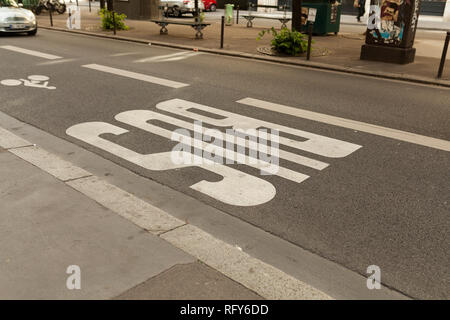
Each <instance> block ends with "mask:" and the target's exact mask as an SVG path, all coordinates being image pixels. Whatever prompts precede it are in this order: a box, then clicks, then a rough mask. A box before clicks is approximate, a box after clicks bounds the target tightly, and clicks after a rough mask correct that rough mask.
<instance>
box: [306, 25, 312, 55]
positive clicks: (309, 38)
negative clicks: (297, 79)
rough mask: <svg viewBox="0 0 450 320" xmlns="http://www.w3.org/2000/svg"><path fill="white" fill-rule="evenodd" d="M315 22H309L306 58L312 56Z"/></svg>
mask: <svg viewBox="0 0 450 320" xmlns="http://www.w3.org/2000/svg"><path fill="white" fill-rule="evenodd" d="M312 31H313V23H312V22H309V23H308V52H307V53H306V60H309V58H310V57H311V40H312Z"/></svg>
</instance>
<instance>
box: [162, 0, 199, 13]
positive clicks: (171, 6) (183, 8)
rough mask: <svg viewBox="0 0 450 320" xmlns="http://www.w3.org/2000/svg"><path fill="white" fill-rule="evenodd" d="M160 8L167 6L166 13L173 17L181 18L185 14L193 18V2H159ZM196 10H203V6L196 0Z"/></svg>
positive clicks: (178, 0) (172, 0) (181, 0)
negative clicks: (189, 14)
mask: <svg viewBox="0 0 450 320" xmlns="http://www.w3.org/2000/svg"><path fill="white" fill-rule="evenodd" d="M160 2H161V6H167V13H168V14H171V15H174V16H175V17H181V16H182V15H183V14H185V13H191V14H192V15H193V16H195V2H194V0H160ZM198 8H199V9H200V10H205V5H204V4H203V2H202V1H201V0H198Z"/></svg>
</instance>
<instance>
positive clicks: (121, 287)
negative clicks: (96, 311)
mask: <svg viewBox="0 0 450 320" xmlns="http://www.w3.org/2000/svg"><path fill="white" fill-rule="evenodd" d="M16 150H18V149H16ZM0 253H1V254H0V299H111V298H114V297H117V296H120V295H121V294H123V293H124V292H128V295H124V296H123V297H124V298H125V297H130V294H134V292H135V290H134V291H133V290H132V288H136V287H137V288H141V290H140V291H139V297H141V298H145V297H147V298H151V299H191V298H193V297H195V296H199V297H205V298H206V297H208V296H210V297H211V298H221V299H222V298H223V299H234V298H241V299H254V298H258V297H259V296H257V295H256V294H254V293H253V292H252V291H250V290H249V289H247V288H245V287H243V286H242V285H240V284H238V283H236V282H234V281H233V280H231V279H229V278H226V277H225V276H223V275H221V274H220V273H219V272H218V271H215V270H213V269H210V268H205V267H202V266H199V263H198V262H196V259H195V258H193V257H192V256H190V255H188V254H186V253H184V252H183V251H181V250H179V249H177V248H175V247H173V246H172V245H170V244H169V243H167V242H166V241H164V240H162V239H161V238H159V237H157V236H156V235H153V234H151V233H149V232H147V231H145V230H143V229H140V228H138V227H137V226H135V225H134V224H132V223H131V222H129V221H127V220H126V219H123V218H121V217H120V216H119V215H117V214H116V213H114V212H111V211H110V210H108V209H106V208H104V207H102V206H100V205H99V204H97V203H96V202H94V201H93V200H91V199H89V198H87V197H85V196H83V195H82V194H80V193H78V192H77V191H75V190H73V189H72V188H70V187H69V186H67V185H66V184H64V183H63V182H61V181H59V180H57V179H55V178H54V177H52V176H50V175H49V174H47V173H45V172H43V171H41V170H40V169H38V168H36V167H34V166H33V165H31V164H29V163H27V162H25V161H24V160H22V159H20V158H18V157H16V156H15V155H13V154H12V153H11V152H8V151H7V150H5V149H2V148H0ZM71 265H78V266H79V267H80V268H81V290H68V289H67V287H66V281H67V278H68V277H69V274H67V273H66V270H67V268H68V267H69V266H71ZM178 265H180V266H179V267H178ZM186 266H187V267H186ZM171 268H172V269H171ZM164 271H167V272H169V273H168V274H169V275H171V276H170V277H168V278H164V277H165V276H164V275H167V273H163V274H162V275H161V276H160V277H158V275H159V274H161V273H162V272H164ZM175 275H176V276H175ZM149 279H150V280H149ZM158 279H164V281H163V283H160V284H159V286H158V287H156V286H155V287H153V284H157V282H158ZM189 279H190V280H189ZM188 280H189V281H190V282H189V281H188ZM194 280H195V281H196V282H192V281H194ZM141 283H143V287H142V286H139V285H140V284H141ZM145 284H147V285H145ZM148 284H152V286H148ZM128 290H131V291H128ZM147 291H148V292H147ZM181 293H185V295H183V294H181ZM212 293H214V294H212ZM191 294H192V296H191ZM135 296H136V295H135ZM136 297H137V296H136Z"/></svg>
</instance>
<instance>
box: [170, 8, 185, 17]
mask: <svg viewBox="0 0 450 320" xmlns="http://www.w3.org/2000/svg"><path fill="white" fill-rule="evenodd" d="M172 12H173V15H174V17H178V18H181V16H182V15H183V13H182V12H181V10H180V8H178V7H174V8H173V11H172Z"/></svg>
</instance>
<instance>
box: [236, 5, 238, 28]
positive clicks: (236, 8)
mask: <svg viewBox="0 0 450 320" xmlns="http://www.w3.org/2000/svg"><path fill="white" fill-rule="evenodd" d="M236 24H239V5H237V7H236Z"/></svg>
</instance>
